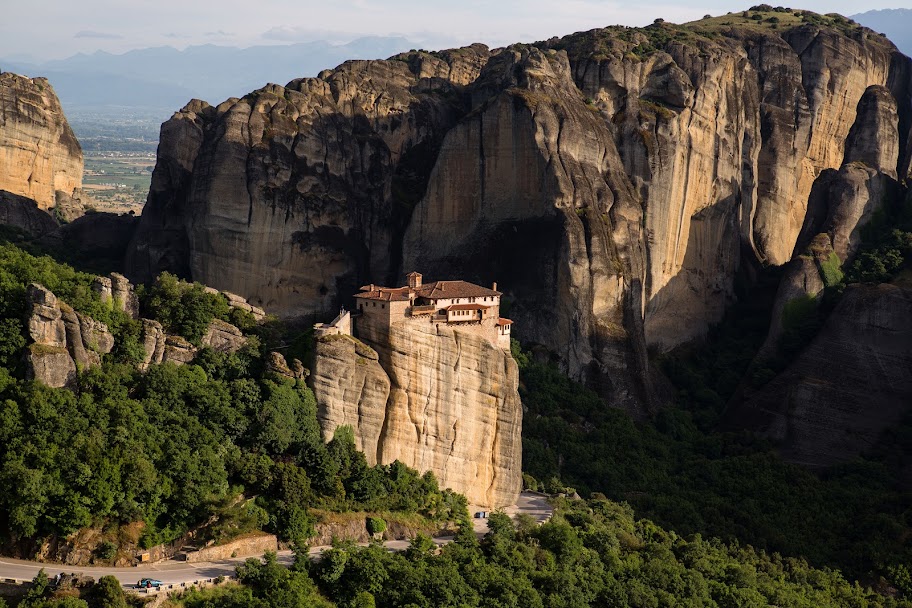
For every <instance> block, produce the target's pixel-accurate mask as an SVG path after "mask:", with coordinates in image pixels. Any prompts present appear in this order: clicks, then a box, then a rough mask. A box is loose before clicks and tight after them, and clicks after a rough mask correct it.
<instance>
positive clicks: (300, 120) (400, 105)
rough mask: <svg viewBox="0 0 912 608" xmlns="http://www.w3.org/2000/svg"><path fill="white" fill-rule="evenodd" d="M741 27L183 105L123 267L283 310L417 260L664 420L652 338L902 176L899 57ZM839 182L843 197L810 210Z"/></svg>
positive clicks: (615, 36) (572, 39)
mask: <svg viewBox="0 0 912 608" xmlns="http://www.w3.org/2000/svg"><path fill="white" fill-rule="evenodd" d="M732 19H733V20H734V19H736V18H735V17H732ZM738 19H740V18H738ZM802 19H804V20H805V21H809V22H807V23H804V24H801V20H802ZM810 21H813V23H811V22H810ZM713 23H715V22H713ZM739 23H742V24H743V25H742V26H737V25H736V26H725V25H723V26H718V25H715V26H712V27H710V25H707V24H701V23H697V24H692V25H688V26H675V25H671V24H665V23H657V24H654V25H652V26H649V27H647V28H644V29H639V30H637V29H628V28H621V27H616V28H605V29H601V30H593V31H590V32H585V33H580V34H575V35H572V36H568V37H565V38H562V39H552V40H549V41H546V42H543V43H537V44H535V45H516V46H512V47H509V48H507V49H504V50H501V51H497V52H491V51H488V50H487V49H486V48H484V47H482V46H480V45H476V46H473V47H469V48H465V49H457V50H453V51H446V52H443V53H435V54H427V53H421V52H416V53H409V54H404V55H400V56H397V57H393V58H391V59H390V60H388V61H372V62H363V61H361V62H348V63H345V64H343V65H342V66H339V67H338V68H336V69H335V70H331V71H326V72H323V73H322V74H320V76H319V77H318V78H312V79H304V80H299V81H293V82H291V83H289V84H288V85H287V86H286V87H280V86H276V85H269V86H267V87H265V88H263V89H261V90H259V91H255V92H253V93H251V94H249V95H247V96H245V97H244V98H242V99H231V100H228V101H226V102H224V103H222V104H221V105H219V106H217V107H211V106H208V105H207V104H204V103H202V102H192V103H190V104H188V106H187V107H185V108H184V109H183V110H181V111H180V112H178V113H177V114H175V115H174V117H173V118H172V119H171V120H170V121H169V122H167V123H165V125H163V127H162V138H161V142H162V143H161V147H160V150H159V158H158V163H157V166H156V170H155V174H154V177H153V186H152V192H151V193H150V197H149V202H148V204H147V207H146V211H145V212H144V214H143V218H142V224H141V226H140V229H139V231H138V233H137V237H136V238H135V239H134V243H133V248H132V252H131V257H130V264H129V266H130V271H131V272H133V273H134V275H135V276H136V277H137V278H143V279H144V278H148V277H149V276H151V275H152V274H154V273H155V272H158V271H160V270H163V269H171V270H176V271H178V272H181V273H182V274H184V275H185V276H188V277H191V278H193V279H195V280H200V281H202V282H205V283H209V284H212V285H214V286H216V287H219V288H222V289H229V290H231V291H233V292H237V293H240V294H242V295H244V296H246V297H248V298H250V299H251V301H252V302H253V303H256V304H259V305H263V306H265V307H267V308H268V309H270V310H271V311H276V312H277V313H279V314H282V315H286V316H292V315H300V314H307V313H313V312H318V311H329V310H333V309H335V308H336V305H337V304H338V303H340V302H341V301H344V300H345V299H346V298H347V297H348V295H349V294H350V293H353V291H354V289H353V288H354V287H356V286H357V285H359V284H363V283H368V282H371V281H376V282H385V281H387V280H388V279H389V278H390V277H394V276H398V275H399V273H400V271H401V270H402V269H403V268H406V267H414V266H415V262H416V261H418V260H420V261H421V267H423V268H432V269H434V271H435V274H444V275H461V276H464V277H466V278H467V279H470V280H475V281H476V282H479V283H487V282H489V281H490V280H492V279H494V278H495V277H496V278H498V279H499V280H501V281H502V282H503V284H507V285H510V286H511V293H508V294H507V295H508V296H512V297H513V298H514V300H515V304H514V306H513V309H511V312H510V316H511V317H512V318H514V319H515V320H517V322H518V327H519V328H520V332H519V336H518V337H520V338H522V339H525V340H532V341H536V342H540V343H542V344H546V345H548V346H549V347H550V348H552V349H553V350H555V351H556V353H557V354H558V356H559V357H560V361H561V364H562V366H563V367H564V369H565V370H566V371H567V372H569V373H570V374H571V376H573V377H574V378H576V379H579V380H583V381H586V382H588V383H589V384H590V385H593V386H595V387H596V388H598V389H599V390H600V391H601V392H602V394H603V395H604V396H605V397H606V398H607V399H608V401H609V402H610V403H611V404H613V405H617V406H622V407H626V408H627V409H628V410H629V411H632V412H635V413H644V412H646V411H648V410H651V409H654V408H655V407H656V406H657V401H656V398H655V396H654V391H653V389H652V385H651V381H650V378H651V372H650V368H649V363H648V357H647V352H648V349H649V348H652V349H655V350H658V351H663V350H667V349H670V348H672V347H674V346H676V345H678V344H681V343H682V342H685V341H688V340H690V339H693V338H695V337H698V336H700V335H701V334H702V333H703V332H705V330H706V328H707V327H708V326H709V325H710V324H712V323H714V322H715V321H717V320H718V319H719V318H720V317H721V315H722V312H723V311H724V310H725V308H726V307H727V306H728V304H730V303H731V301H732V300H733V298H734V279H735V275H736V273H737V272H738V270H739V268H741V267H743V266H745V265H751V264H754V265H757V264H775V265H779V264H784V263H787V262H788V261H789V260H790V259H791V258H792V255H793V252H794V251H795V248H796V244H798V242H799V240H801V239H800V238H799V237H800V235H802V234H803V228H804V227H805V226H806V225H809V224H808V223H809V222H810V220H809V219H808V218H809V217H810V216H809V213H808V210H809V204H811V205H812V207H813V208H812V210H811V211H812V213H811V215H812V216H813V217H814V218H817V217H820V218H824V219H825V218H826V217H828V216H832V218H833V219H832V221H829V222H827V221H823V220H821V221H822V222H823V223H822V224H820V225H819V227H818V225H817V223H814V225H813V226H809V227H808V231H809V232H808V233H809V234H810V235H811V237H813V236H814V235H816V234H819V233H821V232H824V231H826V232H827V234H831V233H832V242H831V247H832V248H833V250H834V251H836V253H837V255H841V253H840V251H842V248H843V247H846V248H848V249H851V246H852V245H851V243H852V242H853V238H855V237H853V231H854V230H856V229H857V226H858V225H859V224H860V223H863V218H864V216H865V214H866V213H868V211H867V210H866V209H867V208H868V207H867V204H866V203H861V202H860V201H861V199H860V198H859V196H861V195H862V194H863V193H864V192H867V193H868V194H867V195H868V196H874V193H875V190H876V189H877V188H879V187H880V186H879V185H878V184H879V183H880V182H882V181H883V179H894V178H895V179H896V180H897V181H902V180H903V179H904V178H906V177H907V176H908V171H909V159H910V154H909V151H910V124H912V111H910V74H912V68H910V60H909V59H908V58H907V57H905V56H903V55H901V54H900V53H898V52H897V51H896V49H895V48H894V47H893V46H892V45H891V44H890V43H889V41H887V40H886V39H884V38H882V37H880V36H879V35H877V34H874V33H873V32H871V31H870V30H866V29H864V28H860V27H855V26H853V25H851V24H847V23H846V22H844V21H842V20H836V19H835V18H830V17H822V16H813V19H810V18H807V17H802V16H800V15H793V14H791V13H789V14H788V15H787V16H786V15H785V14H783V20H782V25H777V27H778V28H779V29H773V28H772V26H770V25H769V24H767V23H766V22H764V23H763V24H756V25H749V24H747V23H745V20H740V21H739ZM847 139H848V140H849V141H850V142H852V143H851V144H850V146H849V149H848V150H847V149H846V143H845V142H846V140H847ZM869 170H873V171H874V173H871V172H870V171H869ZM834 172H835V173H837V174H841V175H842V176H843V177H840V178H839V181H841V183H842V186H839V188H841V189H842V190H840V191H841V192H844V193H848V194H846V195H845V196H842V198H843V199H845V200H848V199H847V198H846V197H849V198H851V199H852V202H851V203H850V204H849V205H848V207H845V206H844V205H843V206H840V209H842V210H837V209H834V210H833V211H832V213H830V212H829V211H820V208H819V206H818V204H817V203H816V202H814V201H817V200H820V201H823V200H829V199H830V198H831V197H830V196H829V195H828V194H826V193H825V191H824V185H825V184H824V182H826V181H827V180H830V179H831V177H830V176H832V175H833V174H834ZM863 174H864V175H863ZM865 175H867V177H866V176H865ZM881 176H882V177H881ZM834 183H835V182H834ZM832 187H836V186H835V185H834V186H832ZM885 187H886V186H885ZM817 193H821V194H820V196H817ZM853 193H854V194H853ZM856 195H857V196H856ZM840 196H841V195H840ZM836 198H839V196H837V197H836ZM834 200H835V199H834ZM870 200H874V199H873V198H871V199H870ZM809 201H810V203H809ZM828 204H833V202H832V201H831V202H830V203H828ZM859 205H860V207H859ZM849 207H850V208H851V209H849ZM859 210H860V212H859ZM859 213H860V214H859ZM842 217H846V218H850V217H851V218H855V219H848V220H846V221H843V220H842V219H839V218H842ZM815 222H816V220H815ZM812 223H813V222H812ZM837 224H838V225H839V226H843V227H842V228H837V227H836V226H837ZM806 242H810V239H809V240H808V241H806ZM803 246H804V245H803ZM848 249H847V251H848ZM796 280H797V279H796ZM810 288H814V287H813V286H810Z"/></svg>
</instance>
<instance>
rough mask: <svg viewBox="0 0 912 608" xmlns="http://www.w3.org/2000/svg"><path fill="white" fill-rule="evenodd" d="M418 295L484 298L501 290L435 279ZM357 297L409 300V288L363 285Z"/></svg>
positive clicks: (422, 288) (496, 294)
mask: <svg viewBox="0 0 912 608" xmlns="http://www.w3.org/2000/svg"><path fill="white" fill-rule="evenodd" d="M414 294H415V295H416V296H418V297H422V298H427V299H429V300H442V299H447V300H449V299H451V298H484V297H491V296H499V295H501V292H499V291H494V290H493V289H488V288H487V287H482V286H481V285H476V284H474V283H469V282H467V281H434V282H433V283H425V284H424V285H421V286H420V287H418V288H416V289H415V290H414ZM355 297H356V298H364V299H366V300H381V301H384V302H407V301H408V300H409V299H410V297H409V288H408V286H405V287H381V286H379V285H362V286H361V293H359V294H357V295H355Z"/></svg>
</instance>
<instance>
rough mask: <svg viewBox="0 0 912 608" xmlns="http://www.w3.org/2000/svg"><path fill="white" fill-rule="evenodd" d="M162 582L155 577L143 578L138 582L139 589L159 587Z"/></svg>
mask: <svg viewBox="0 0 912 608" xmlns="http://www.w3.org/2000/svg"><path fill="white" fill-rule="evenodd" d="M162 584H163V583H162V582H161V581H159V580H156V579H154V578H141V579H139V582H138V583H136V588H137V589H158V588H159V587H161V586H162Z"/></svg>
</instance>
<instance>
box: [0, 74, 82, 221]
mask: <svg viewBox="0 0 912 608" xmlns="http://www.w3.org/2000/svg"><path fill="white" fill-rule="evenodd" d="M0 167H2V169H3V170H2V171H0V190H6V191H8V192H11V193H13V194H18V195H21V196H24V197H27V198H30V199H32V200H34V201H35V202H36V203H37V204H38V207H39V208H41V209H45V210H47V209H51V208H53V207H55V206H57V204H58V199H59V202H60V205H61V209H64V210H65V212H64V215H65V216H66V219H73V217H75V216H77V215H80V214H81V211H80V206H79V205H78V202H74V199H79V198H81V197H82V196H83V195H82V193H81V192H80V191H79V190H80V188H81V187H82V169H83V159H82V148H81V147H80V146H79V142H78V141H77V140H76V136H75V135H74V134H73V130H72V129H71V128H70V125H69V124H68V123H67V121H66V117H65V116H64V114H63V108H61V106H60V100H58V99H57V95H56V94H55V93H54V89H53V88H52V87H51V85H50V83H49V82H48V81H47V80H46V79H44V78H26V77H24V76H19V75H16V74H12V73H9V72H3V73H0Z"/></svg>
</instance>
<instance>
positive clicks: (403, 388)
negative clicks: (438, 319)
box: [312, 325, 522, 507]
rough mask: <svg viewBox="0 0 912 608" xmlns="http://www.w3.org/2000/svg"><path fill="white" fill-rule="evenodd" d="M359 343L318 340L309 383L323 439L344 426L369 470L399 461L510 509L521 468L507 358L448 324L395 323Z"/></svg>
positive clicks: (478, 500) (476, 500)
mask: <svg viewBox="0 0 912 608" xmlns="http://www.w3.org/2000/svg"><path fill="white" fill-rule="evenodd" d="M364 339H365V341H366V343H362V342H359V341H358V340H356V339H354V338H352V337H351V336H327V337H324V338H321V339H319V340H318V341H317V347H316V356H315V361H314V373H313V376H312V386H313V389H314V394H315V395H316V397H317V404H318V414H317V416H318V419H319V421H320V426H321V428H322V429H323V435H324V438H325V439H326V440H329V439H331V438H332V436H333V433H334V431H335V429H336V428H337V427H339V426H341V425H349V426H351V427H352V428H353V429H354V432H355V438H356V445H357V447H358V449H359V450H362V451H363V452H364V453H365V455H366V456H367V460H368V462H369V463H370V464H374V463H378V462H379V463H385V464H388V463H391V462H393V461H395V460H399V461H400V462H403V463H405V464H407V465H408V466H410V467H413V468H415V469H418V470H419V471H432V472H433V473H434V474H435V475H436V476H437V479H438V481H439V483H440V486H441V487H443V488H451V489H453V490H455V491H457V492H460V493H462V494H464V495H465V496H466V497H467V498H468V500H469V502H470V503H473V504H478V505H483V506H490V507H497V506H504V505H509V504H513V503H514V502H515V500H516V497H517V495H518V493H519V490H520V486H521V462H522V455H521V452H522V445H521V439H520V431H521V428H522V404H521V403H520V400H519V394H518V392H517V389H518V385H519V373H518V370H517V367H516V363H515V362H514V361H513V358H512V357H511V356H510V355H509V354H507V353H505V352H504V351H503V350H501V349H500V348H499V347H497V346H495V345H494V344H492V343H491V342H488V341H487V340H486V339H484V338H483V337H481V336H478V335H476V334H472V333H468V332H461V331H458V330H456V331H454V330H453V329H451V328H447V327H445V326H438V327H435V326H433V325H428V326H427V327H424V326H422V327H421V328H418V327H404V326H396V325H394V326H393V327H392V328H391V329H390V332H389V335H388V336H386V335H384V336H379V335H377V336H365V337H364ZM367 344H370V346H368V345H367ZM372 347H373V348H372Z"/></svg>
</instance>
